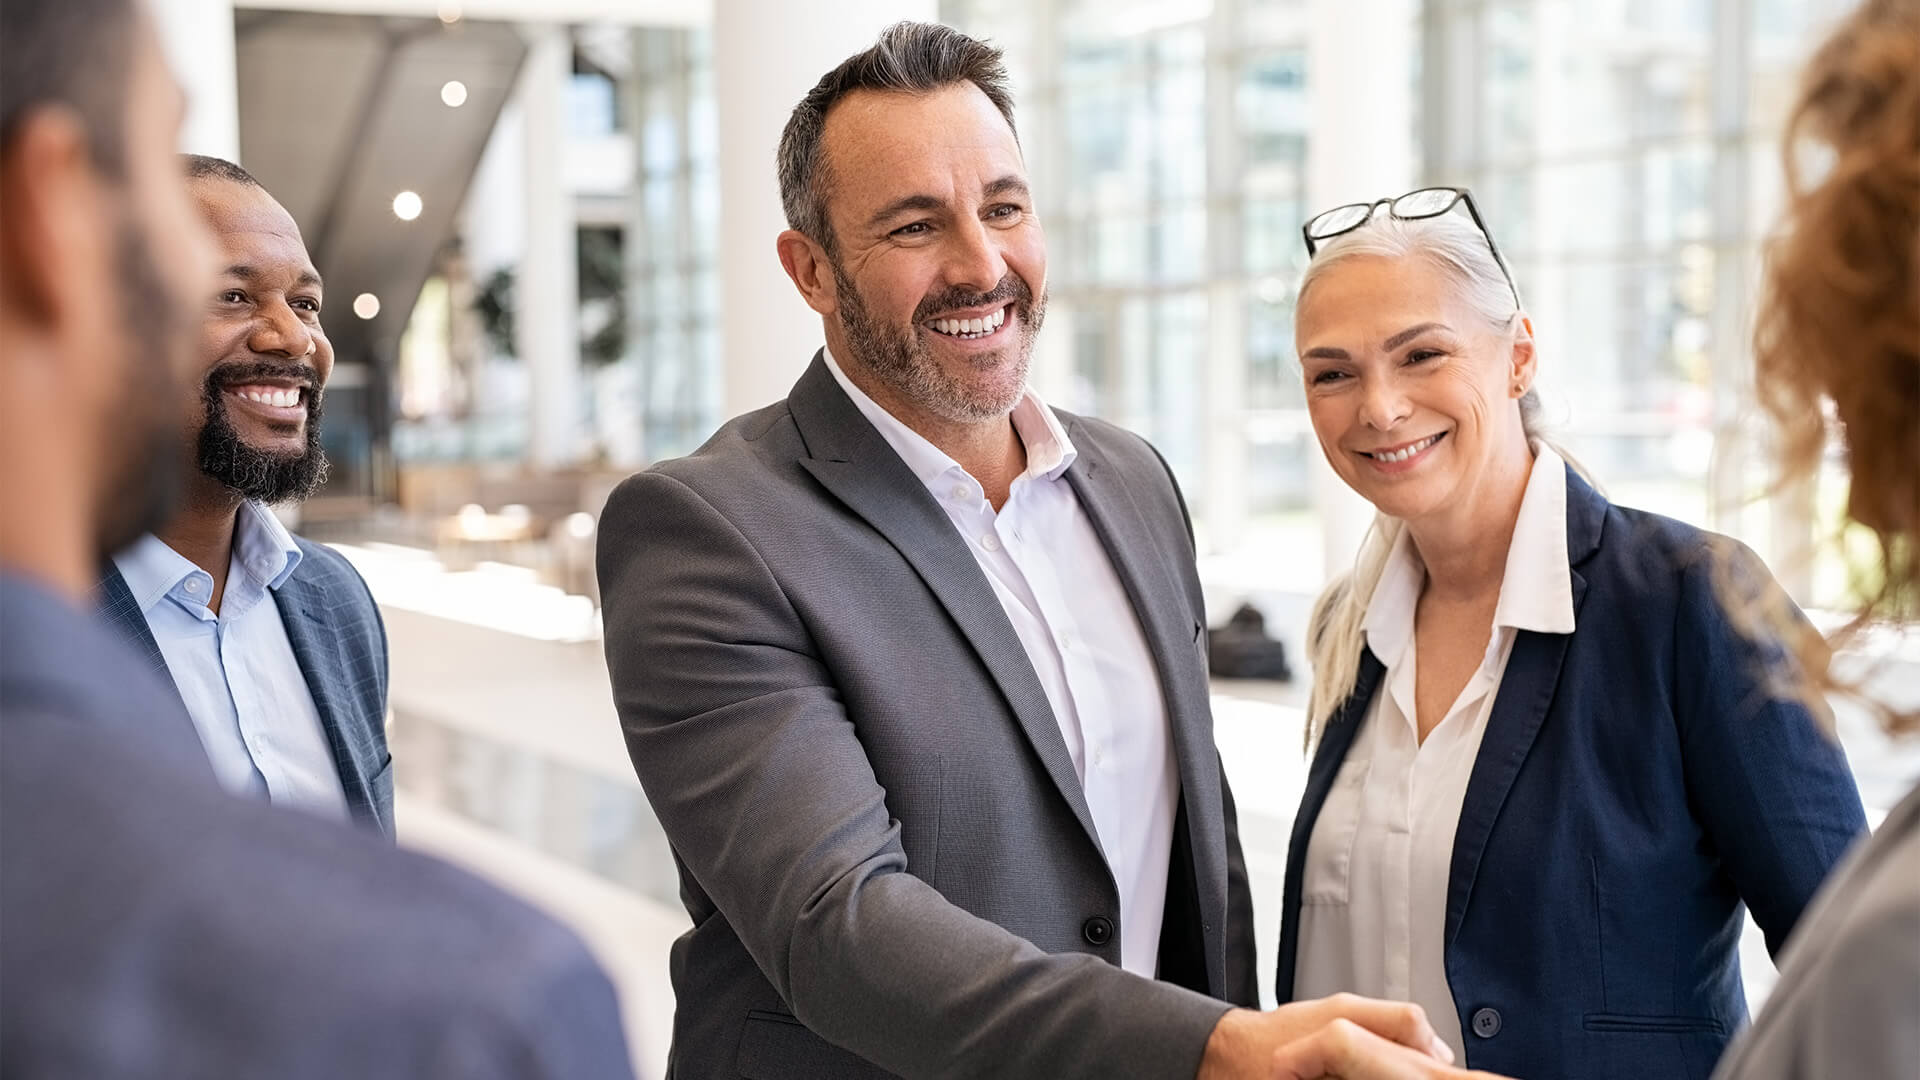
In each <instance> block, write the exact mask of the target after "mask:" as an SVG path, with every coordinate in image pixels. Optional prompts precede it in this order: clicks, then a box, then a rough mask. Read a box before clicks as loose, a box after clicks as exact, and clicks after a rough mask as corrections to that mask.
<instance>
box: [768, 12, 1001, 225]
mask: <svg viewBox="0 0 1920 1080" xmlns="http://www.w3.org/2000/svg"><path fill="white" fill-rule="evenodd" d="M966 82H970V83H972V84H974V85H975V86H977V87H979V88H980V91H981V92H982V93H984V94H986V95H987V100H989V101H991V102H993V105H994V107H995V108H996V109H998V110H1000V115H1001V116H1004V117H1005V118H1006V120H1007V126H1008V127H1009V128H1014V123H1013V94H1012V92H1011V91H1010V90H1008V89H1007V71H1006V68H1005V66H1004V65H1002V63H1001V61H1000V50H999V49H996V48H994V47H993V46H991V45H988V44H986V43H985V42H982V41H977V40H975V39H974V38H970V37H968V36H967V35H965V34H963V33H961V32H960V31H958V30H955V29H954V28H953V27H951V26H942V25H940V24H939V23H920V22H900V23H895V24H894V25H892V26H890V27H888V28H887V29H885V30H883V31H881V34H880V40H878V41H876V42H875V43H874V45H873V47H872V48H870V49H866V50H864V51H861V52H858V53H855V54H854V55H852V56H850V57H848V58H847V59H846V60H845V61H844V62H842V63H841V64H840V66H839V67H836V68H834V69H833V70H832V71H829V72H827V73H826V74H825V75H823V76H821V77H820V81H819V82H818V83H816V84H814V87H813V89H812V90H809V91H807V96H806V97H803V98H801V99H800V103H799V104H798V105H796V106H794V108H793V115H792V116H790V117H788V119H787V126H786V129H785V130H784V131H783V132H782V133H781V135H780V150H779V160H778V168H779V176H780V205H781V207H782V208H783V209H784V210H785V211H786V215H787V225H788V227H790V228H792V229H793V230H795V231H796V232H800V233H803V234H805V235H806V236H808V237H810V238H812V239H813V240H815V241H816V242H818V243H819V244H820V246H821V247H823V248H825V249H826V250H827V251H828V252H829V253H831V252H832V251H833V250H834V243H833V228H832V225H831V223H830V222H829V221H828V220H827V213H826V203H827V192H828V189H829V188H830V187H832V183H833V180H832V171H831V168H830V164H831V163H829V162H828V161H826V160H825V156H824V154H823V152H822V148H821V140H822V137H823V136H824V135H825V133H826V127H827V114H828V113H829V112H832V111H833V107H834V106H835V105H837V104H839V103H840V101H841V100H842V99H844V98H846V97H847V96H848V95H849V94H853V93H855V92H858V91H861V90H869V91H877V92H881V93H900V94H927V93H932V92H933V91H935V90H940V89H943V88H945V87H948V86H955V85H958V84H960V83H966ZM1014 130H1016V131H1017V130H1018V129H1017V128H1014Z"/></svg>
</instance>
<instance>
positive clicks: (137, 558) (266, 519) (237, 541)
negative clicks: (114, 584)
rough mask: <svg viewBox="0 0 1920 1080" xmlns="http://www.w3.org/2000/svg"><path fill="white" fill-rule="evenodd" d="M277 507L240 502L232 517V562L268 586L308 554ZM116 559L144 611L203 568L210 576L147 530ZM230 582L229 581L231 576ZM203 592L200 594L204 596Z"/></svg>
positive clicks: (277, 583)
mask: <svg viewBox="0 0 1920 1080" xmlns="http://www.w3.org/2000/svg"><path fill="white" fill-rule="evenodd" d="M305 557H306V556H305V554H304V553H303V552H301V550H300V545H299V544H298V543H296V542H295V541H294V539H293V534H292V533H290V532H288V531H287V527H286V526H285V525H282V524H280V519H279V518H277V517H274V516H273V511H271V510H269V509H267V507H266V506H265V505H264V504H262V503H258V502H254V501H251V500H249V501H247V502H243V503H241V504H240V512H239V514H238V515H237V517H236V518H235V521H234V530H233V560H232V562H231V563H230V564H229V566H230V568H238V569H241V570H243V571H244V572H245V573H246V574H247V576H248V577H250V578H252V579H253V580H255V581H258V582H259V583H260V584H261V585H262V586H263V587H265V588H268V589H278V588H279V587H280V586H281V585H283V584H285V583H286V580H287V579H288V578H290V577H292V576H293V572H294V570H296V569H298V568H299V566H300V560H301V559H303V558H305ZM113 565H114V567H115V568H116V569H118V570H119V571H120V576H121V577H122V578H124V579H126V582H127V591H128V592H130V593H132V594H133V600H134V603H136V604H138V605H139V607H140V610H141V611H142V612H146V611H149V610H151V609H152V608H153V605H155V604H157V603H159V602H160V600H161V598H162V597H164V596H166V595H167V594H168V593H170V592H172V591H173V590H174V589H176V588H178V587H180V585H181V584H182V583H183V582H185V581H186V580H187V579H188V578H190V577H192V576H194V575H195V574H199V575H200V576H202V577H207V578H208V583H209V585H211V582H212V579H211V578H210V577H208V575H207V573H206V571H204V570H202V569H200V568H199V567H198V566H195V565H194V564H193V563H192V561H190V560H189V559H188V558H187V557H186V556H185V555H182V554H180V553H179V552H177V551H175V550H173V549H172V548H170V547H168V546H167V544H166V542H165V541H163V540H161V539H160V538H159V537H157V536H155V535H153V534H152V533H148V534H146V535H145V536H142V537H141V538H140V539H138V540H136V541H134V542H133V544H132V545H131V546H129V547H127V548H126V549H125V550H123V551H121V552H119V553H118V554H116V555H114V557H113ZM230 584H231V582H230ZM205 595H206V594H205V593H202V594H201V596H200V598H199V599H200V600H201V601H202V602H204V598H205Z"/></svg>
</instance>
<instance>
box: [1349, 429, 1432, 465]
mask: <svg viewBox="0 0 1920 1080" xmlns="http://www.w3.org/2000/svg"><path fill="white" fill-rule="evenodd" d="M1439 441H1440V436H1439V435H1429V436H1427V437H1426V438H1424V439H1421V440H1420V441H1419V442H1417V443H1414V444H1413V445H1412V446H1409V447H1406V448H1405V449H1401V450H1384V451H1380V450H1376V451H1374V452H1373V453H1371V454H1368V455H1367V456H1368V457H1370V458H1372V459H1373V460H1375V461H1405V460H1407V459H1408V458H1410V457H1412V456H1413V455H1415V454H1417V453H1419V452H1420V451H1422V450H1425V449H1426V448H1427V447H1429V446H1432V445H1433V444H1434V443H1436V442H1439Z"/></svg>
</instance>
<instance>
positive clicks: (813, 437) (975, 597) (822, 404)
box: [787, 354, 1100, 847]
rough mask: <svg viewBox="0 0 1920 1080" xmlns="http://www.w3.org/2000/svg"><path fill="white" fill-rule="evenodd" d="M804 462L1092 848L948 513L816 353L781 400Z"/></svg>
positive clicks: (1034, 687) (1046, 727) (1060, 742)
mask: <svg viewBox="0 0 1920 1080" xmlns="http://www.w3.org/2000/svg"><path fill="white" fill-rule="evenodd" d="M787 408H788V411H789V412H790V413H791V414H792V415H793V419H794V423H795V424H796V426H798V427H799V429H800V434H801V437H802V438H803V439H804V440H805V441H806V443H807V448H808V451H809V453H810V454H811V456H810V457H806V458H802V459H800V465H801V467H802V468H804V469H806V470H807V471H808V472H809V473H811V474H812V475H813V477H814V479H815V480H818V481H819V482H820V486H822V487H824V488H825V489H826V490H827V492H828V493H829V494H831V495H832V496H833V497H834V498H836V499H838V500H839V501H840V502H841V503H842V504H844V505H845V506H846V507H847V509H849V510H851V511H853V512H854V513H855V514H858V515H859V516H860V518H861V519H862V520H863V521H865V522H866V523H867V524H868V525H869V526H871V527H872V528H873V529H874V530H875V531H876V532H878V533H879V534H880V535H882V536H884V537H886V539H887V542H888V543H890V544H892V545H893V547H894V548H895V550H897V551H899V552H900V555H901V557H903V558H905V559H906V560H907V562H908V563H909V564H910V565H911V566H912V567H913V568H914V571H915V572H916V573H918V574H919V575H920V579H921V580H922V581H924V582H925V583H926V586H927V589H928V591H929V592H931V593H932V594H933V596H934V598H935V599H936V600H938V601H939V602H940V605H941V606H942V607H944V608H945V609H946V611H947V614H948V615H949V616H950V617H951V618H952V619H953V621H954V624H955V625H956V626H958V627H959V628H960V632H961V634H963V635H964V636H965V637H966V639H967V642H968V644H970V645H971V646H972V647H973V650H974V652H975V653H977V654H978V655H979V657H980V660H981V662H982V663H983V664H984V665H985V666H986V669H987V671H988V673H989V674H990V675H991V676H992V677H993V680H994V683H995V684H996V685H997V686H998V687H999V689H1000V692H1001V694H1002V695H1003V696H1004V697H1005V698H1006V700H1007V705H1008V707H1009V708H1010V709H1012V710H1013V714H1014V716H1015V718H1017V719H1018V720H1019V722H1020V726H1021V728H1022V729H1023V730H1024V731H1025V732H1026V735H1027V740H1028V742H1029V743H1031V744H1032V746H1033V749H1034V753H1036V754H1037V755H1039V757H1040V761H1041V763H1042V764H1043V765H1044V766H1045V767H1046V770H1047V775H1048V776H1050V777H1051V778H1052V779H1053V782H1054V786H1055V787H1057V788H1059V790H1060V795H1061V797H1062V798H1064V799H1065V800H1066V801H1067V805H1068V806H1070V807H1072V809H1073V814H1074V817H1075V818H1077V819H1078V820H1079V822H1080V825H1081V827H1082V828H1083V829H1085V830H1086V833H1087V836H1088V838H1089V839H1091V840H1093V842H1094V844H1095V846H1096V847H1097V846H1098V845H1099V842H1100V841H1099V834H1098V833H1097V832H1096V831H1095V829H1094V826H1093V814H1092V812H1091V811H1090V810H1089V809H1088V808H1087V798H1086V793H1085V792H1084V791H1083V790H1082V788H1081V785H1080V777H1079V776H1078V774H1076V773H1075V772H1074V770H1073V758H1072V757H1071V756H1070V755H1069V754H1068V752H1067V743H1066V739H1065V738H1064V737H1062V736H1061V734H1060V725H1059V722H1058V720H1057V719H1056V718H1055V717H1054V715H1053V709H1052V707H1051V706H1049V705H1048V704H1047V695H1046V691H1045V690H1043V689H1042V688H1041V686H1040V677H1039V676H1038V675H1036V674H1035V673H1034V670H1033V663H1032V661H1031V660H1029V659H1028V658H1027V652H1026V649H1025V647H1023V646H1022V645H1021V644H1020V636H1019V635H1018V634H1017V633H1015V632H1014V629H1013V624H1012V623H1011V622H1009V621H1007V613H1006V610H1005V609H1004V608H1002V607H1001V606H1000V599H999V597H997V596H995V595H994V592H993V586H992V585H991V584H989V583H988V582H987V578H986V575H985V574H984V573H982V572H981V570H980V564H979V563H978V562H977V561H975V559H974V557H973V553H972V552H971V551H969V550H968V549H967V545H966V541H965V540H963V539H962V538H961V536H960V534H959V532H958V531H956V530H955V529H954V527H953V522H952V521H951V520H949V519H948V517H947V514H946V511H944V510H942V509H941V508H940V505H939V503H937V502H935V501H934V498H933V495H932V494H931V493H930V492H928V491H927V489H926V487H925V485H923V484H921V483H920V480H919V478H918V477H916V476H914V475H913V471H912V470H911V469H909V468H907V466H906V463H905V462H903V461H901V460H900V457H899V455H898V454H895V453H894V452H893V448H892V447H889V446H888V445H887V444H886V440H884V439H882V438H881V437H880V433H879V432H877V431H875V430H874V429H873V425H872V424H870V423H868V422H867V418H866V417H864V416H862V415H861V414H860V410H859V409H858V408H856V407H855V406H854V404H853V402H852V401H850V400H849V399H848V398H847V396H846V394H845V393H844V392H843V391H842V390H841V389H840V387H839V385H838V384H837V383H835V382H834V381H833V375H832V373H831V372H829V371H828V370H827V368H826V364H825V362H824V361H823V360H822V359H821V357H820V356H819V355H817V354H816V356H815V357H814V360H813V363H812V365H810V366H809V367H808V368H807V371H806V374H804V375H802V376H801V377H800V382H799V383H798V384H796V385H795V386H794V388H793V393H792V394H791V395H789V397H788V398H787Z"/></svg>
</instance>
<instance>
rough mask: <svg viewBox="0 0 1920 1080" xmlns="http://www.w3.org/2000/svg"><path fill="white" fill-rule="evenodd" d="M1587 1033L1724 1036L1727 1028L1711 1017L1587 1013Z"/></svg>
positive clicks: (1585, 1018)
mask: <svg viewBox="0 0 1920 1080" xmlns="http://www.w3.org/2000/svg"><path fill="white" fill-rule="evenodd" d="M1584 1020H1585V1025H1584V1026H1585V1027H1586V1029H1587V1030H1588V1031H1602V1032H1606V1031H1623V1032H1644V1033H1646V1034H1650V1035H1684V1034H1687V1033H1689V1032H1706V1033H1711V1034H1714V1035H1724V1034H1726V1032H1727V1026H1726V1025H1725V1024H1722V1023H1721V1022H1720V1021H1718V1020H1715V1019H1714V1018H1713V1017H1711V1016H1637V1015H1634V1014H1632V1013H1588V1014H1586V1016H1585V1017H1584Z"/></svg>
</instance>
